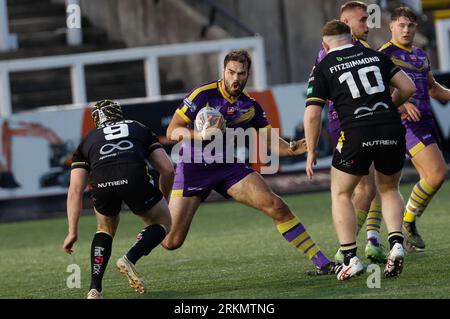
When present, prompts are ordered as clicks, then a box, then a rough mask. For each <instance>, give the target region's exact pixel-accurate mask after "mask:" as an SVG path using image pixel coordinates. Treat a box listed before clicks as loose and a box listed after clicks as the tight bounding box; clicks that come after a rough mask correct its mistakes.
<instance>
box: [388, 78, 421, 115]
mask: <svg viewBox="0 0 450 319" xmlns="http://www.w3.org/2000/svg"><path fill="white" fill-rule="evenodd" d="M390 85H391V86H393V87H395V88H396V90H394V92H393V93H392V102H393V103H394V105H395V106H396V107H399V106H401V105H402V104H403V103H405V102H406V101H408V100H409V99H410V98H411V96H413V94H414V93H416V85H415V84H414V82H413V81H412V80H411V79H410V77H409V76H408V75H407V74H406V73H405V72H404V71H399V72H397V73H395V75H394V76H393V77H392V78H391V82H390Z"/></svg>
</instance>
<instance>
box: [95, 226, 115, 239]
mask: <svg viewBox="0 0 450 319" xmlns="http://www.w3.org/2000/svg"><path fill="white" fill-rule="evenodd" d="M97 232H98V233H106V234H108V235H110V236H111V237H113V238H114V236H115V235H116V230H115V229H114V227H111V226H108V225H98V226H97Z"/></svg>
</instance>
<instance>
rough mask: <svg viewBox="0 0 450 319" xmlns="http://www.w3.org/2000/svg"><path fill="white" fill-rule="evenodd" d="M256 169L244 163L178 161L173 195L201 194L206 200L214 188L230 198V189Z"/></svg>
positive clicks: (188, 195) (189, 195)
mask: <svg viewBox="0 0 450 319" xmlns="http://www.w3.org/2000/svg"><path fill="white" fill-rule="evenodd" d="M253 172H254V170H253V169H252V168H250V167H248V166H247V165H246V164H244V163H224V164H201V163H198V164H197V163H189V164H188V163H178V164H177V168H176V172H175V181H174V184H173V190H172V196H182V197H191V196H200V197H201V198H202V201H204V200H205V199H206V198H207V197H208V195H209V193H211V191H212V190H215V191H216V192H218V193H219V194H221V195H222V196H223V197H225V198H230V196H229V195H228V194H227V191H228V189H229V188H230V187H231V186H233V185H234V184H236V183H237V182H239V181H241V180H242V179H243V178H244V177H246V176H247V175H248V174H250V173H253Z"/></svg>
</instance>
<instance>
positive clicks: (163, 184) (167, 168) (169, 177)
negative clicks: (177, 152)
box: [149, 148, 175, 202]
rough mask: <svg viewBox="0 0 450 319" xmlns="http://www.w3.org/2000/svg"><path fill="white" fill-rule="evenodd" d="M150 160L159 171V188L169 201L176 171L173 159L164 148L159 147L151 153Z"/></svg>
mask: <svg viewBox="0 0 450 319" xmlns="http://www.w3.org/2000/svg"><path fill="white" fill-rule="evenodd" d="M149 162H150V164H151V165H152V167H153V168H154V169H156V170H157V171H158V173H159V189H160V190H161V192H162V193H163V195H164V198H165V199H166V201H167V202H169V199H170V192H171V191H172V186H173V180H174V177H175V171H174V169H173V164H172V161H171V160H170V158H169V156H168V155H167V153H166V151H164V150H163V149H162V148H157V149H156V150H154V151H153V152H151V153H150V157H149Z"/></svg>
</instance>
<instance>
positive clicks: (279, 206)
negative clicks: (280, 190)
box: [266, 194, 289, 220]
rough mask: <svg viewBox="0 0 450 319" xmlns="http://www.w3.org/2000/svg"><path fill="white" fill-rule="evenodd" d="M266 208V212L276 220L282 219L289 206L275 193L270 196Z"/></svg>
mask: <svg viewBox="0 0 450 319" xmlns="http://www.w3.org/2000/svg"><path fill="white" fill-rule="evenodd" d="M266 210H267V213H268V214H269V215H270V216H272V218H274V219H276V220H280V219H283V218H284V217H285V216H286V215H288V214H289V208H288V206H287V205H286V203H285V202H284V201H283V200H282V199H281V198H280V197H278V196H277V195H275V194H274V195H273V196H272V197H271V198H270V201H269V204H268V205H267V208H266Z"/></svg>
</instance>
